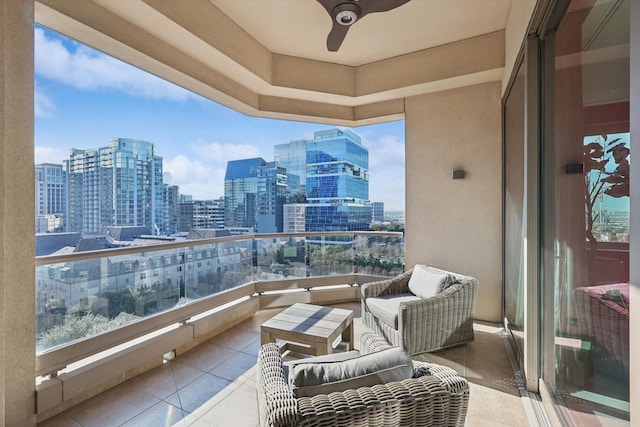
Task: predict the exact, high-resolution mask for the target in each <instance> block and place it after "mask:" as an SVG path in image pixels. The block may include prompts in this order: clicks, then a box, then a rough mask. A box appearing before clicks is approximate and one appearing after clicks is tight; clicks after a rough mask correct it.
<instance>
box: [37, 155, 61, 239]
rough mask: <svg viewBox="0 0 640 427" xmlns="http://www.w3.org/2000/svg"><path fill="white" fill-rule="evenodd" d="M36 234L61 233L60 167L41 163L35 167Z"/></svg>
mask: <svg viewBox="0 0 640 427" xmlns="http://www.w3.org/2000/svg"><path fill="white" fill-rule="evenodd" d="M35 181H36V212H35V214H36V232H37V233H42V232H50V231H62V226H63V223H64V214H63V212H64V198H65V180H64V174H63V171H62V165H56V164H52V163H42V164H38V165H36V167H35Z"/></svg>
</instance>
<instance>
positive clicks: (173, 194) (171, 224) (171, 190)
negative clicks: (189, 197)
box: [161, 184, 180, 234]
mask: <svg viewBox="0 0 640 427" xmlns="http://www.w3.org/2000/svg"><path fill="white" fill-rule="evenodd" d="M162 209H163V217H164V228H163V229H162V230H161V232H162V233H163V234H172V233H175V232H177V231H178V222H179V220H180V188H179V187H178V186H177V185H171V184H163V186H162Z"/></svg>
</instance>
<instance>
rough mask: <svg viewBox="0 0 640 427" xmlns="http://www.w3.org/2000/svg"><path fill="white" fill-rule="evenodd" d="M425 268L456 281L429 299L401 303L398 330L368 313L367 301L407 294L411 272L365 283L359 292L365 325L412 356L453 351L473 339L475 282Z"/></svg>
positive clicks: (463, 277) (469, 278) (454, 274)
mask: <svg viewBox="0 0 640 427" xmlns="http://www.w3.org/2000/svg"><path fill="white" fill-rule="evenodd" d="M428 268H429V269H430V270H432V271H434V272H438V273H446V274H450V275H451V276H453V277H454V278H455V282H454V284H452V285H450V286H449V287H448V288H446V289H445V290H444V291H442V292H441V293H439V294H438V295H436V296H434V297H432V298H427V299H423V300H420V301H410V302H403V303H401V304H400V311H399V314H398V328H397V329H396V328H394V327H392V326H390V325H388V324H386V323H385V322H383V321H381V320H380V319H378V318H377V317H376V316H375V315H374V314H373V313H371V311H370V310H369V309H368V307H367V304H366V299H367V298H371V297H379V296H385V295H393V294H406V293H409V279H410V278H411V274H412V273H413V269H411V270H408V271H406V272H405V273H403V274H401V275H399V276H396V277H393V278H391V279H387V280H382V281H379V282H370V283H366V284H364V285H362V288H361V293H362V298H361V301H362V321H363V323H364V325H365V326H367V327H368V328H370V329H371V330H373V331H374V332H376V333H377V334H378V335H381V336H382V337H384V338H385V339H386V340H387V341H388V342H389V343H390V344H391V345H393V346H401V347H404V348H405V349H406V350H407V352H408V353H409V354H411V355H416V354H420V353H426V352H431V351H436V350H441V349H444V348H448V347H453V346H455V345H460V344H464V343H466V342H469V341H473V339H474V334H473V312H474V309H475V305H476V299H477V295H478V280H477V279H475V278H473V277H470V276H464V275H462V274H458V273H453V272H451V271H446V270H441V269H438V268H434V267H428Z"/></svg>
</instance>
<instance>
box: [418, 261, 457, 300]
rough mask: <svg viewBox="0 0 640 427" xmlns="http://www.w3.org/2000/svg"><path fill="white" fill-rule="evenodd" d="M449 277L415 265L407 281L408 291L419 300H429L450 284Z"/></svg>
mask: <svg viewBox="0 0 640 427" xmlns="http://www.w3.org/2000/svg"><path fill="white" fill-rule="evenodd" d="M450 281H451V275H449V274H446V273H438V272H435V271H433V270H430V269H429V268H428V267H427V266H426V265H422V264H416V265H415V267H413V272H412V273H411V278H410V279H409V290H410V291H411V292H413V294H414V295H417V296H419V297H420V298H425V299H426V298H431V297H434V296H436V295H438V294H439V293H440V292H442V291H443V290H444V289H445V288H446V287H447V286H448V285H449V283H450Z"/></svg>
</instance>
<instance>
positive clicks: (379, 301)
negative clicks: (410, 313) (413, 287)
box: [365, 294, 421, 329]
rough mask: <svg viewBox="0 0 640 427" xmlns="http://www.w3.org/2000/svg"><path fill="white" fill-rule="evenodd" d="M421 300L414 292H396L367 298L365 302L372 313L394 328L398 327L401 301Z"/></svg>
mask: <svg viewBox="0 0 640 427" xmlns="http://www.w3.org/2000/svg"><path fill="white" fill-rule="evenodd" d="M419 300H421V298H420V297H418V296H415V295H413V294H394V295H385V296H382V297H371V298H367V299H366V300H365V304H366V305H367V308H368V309H369V311H371V314H373V315H374V316H375V317H377V318H378V319H380V320H381V321H383V322H384V323H386V324H387V325H389V326H391V327H392V328H394V329H398V313H400V303H402V302H406V301H419Z"/></svg>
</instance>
